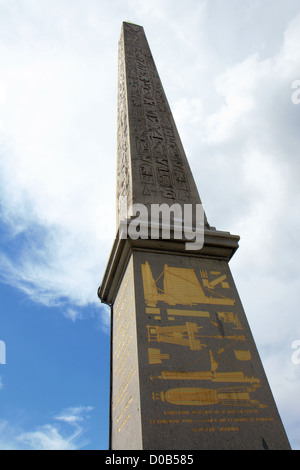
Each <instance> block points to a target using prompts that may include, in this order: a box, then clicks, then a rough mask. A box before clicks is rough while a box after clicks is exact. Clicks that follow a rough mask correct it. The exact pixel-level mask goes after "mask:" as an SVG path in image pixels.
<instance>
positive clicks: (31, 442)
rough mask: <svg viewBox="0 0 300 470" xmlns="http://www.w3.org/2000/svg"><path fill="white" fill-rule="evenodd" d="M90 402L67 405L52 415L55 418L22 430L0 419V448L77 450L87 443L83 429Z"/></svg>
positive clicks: (90, 408) (87, 416)
mask: <svg viewBox="0 0 300 470" xmlns="http://www.w3.org/2000/svg"><path fill="white" fill-rule="evenodd" d="M92 410H93V408H92V407H90V406H78V407H73V408H72V407H71V408H68V409H66V410H64V411H62V413H60V414H59V415H57V416H54V417H53V420H54V422H52V423H48V424H45V425H42V426H37V427H36V428H35V429H34V430H27V431H24V430H22V429H20V428H19V427H18V426H15V427H14V426H13V425H12V424H10V423H8V422H7V421H0V449H1V450H7V449H15V450H26V449H28V450H77V449H80V448H82V447H84V445H86V444H87V441H86V440H85V439H84V437H83V436H84V432H85V427H86V422H87V419H88V418H89V414H90V412H91V411H92Z"/></svg>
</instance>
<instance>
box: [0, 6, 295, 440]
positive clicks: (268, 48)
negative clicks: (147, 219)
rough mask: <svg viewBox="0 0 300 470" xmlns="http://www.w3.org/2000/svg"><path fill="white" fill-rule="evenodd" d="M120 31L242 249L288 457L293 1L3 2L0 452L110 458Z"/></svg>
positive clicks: (253, 322)
mask: <svg viewBox="0 0 300 470" xmlns="http://www.w3.org/2000/svg"><path fill="white" fill-rule="evenodd" d="M122 21H132V22H135V23H137V24H140V25H142V26H144V28H145V32H146V35H147V38H148V41H149V43H150V47H151V50H152V53H153V56H154V59H155V62H156V65H157V68H158V71H159V74H160V77H161V79H162V82H163V85H164V88H165V91H166V94H167V97H168V99H169V102H170V105H171V108H172V110H173V114H174V118H175V121H176V124H177V127H178V129H179V133H180V135H181V138H182V142H183V145H184V148H185V151H186V154H187V157H188V159H189V162H190V165H191V168H192V171H193V174H194V177H195V180H196V184H197V186H198V189H199V193H200V196H201V199H202V201H203V203H204V207H205V210H206V213H207V216H208V220H209V222H210V224H211V225H213V226H216V228H217V229H220V230H226V231H230V232H231V233H234V234H238V235H240V236H241V242H240V249H239V250H238V252H237V253H236V254H235V256H234V258H233V260H232V261H231V262H230V266H231V269H232V272H233V276H234V279H235V282H236V285H237V288H238V290H239V293H240V296H241V299H242V302H243V305H244V308H245V311H246V315H247V318H248V320H249V323H250V326H251V328H252V331H253V334H254V338H255V340H256V344H257V346H258V349H259V352H260V354H261V357H262V361H263V364H264V367H265V370H266V373H267V376H268V379H269V382H270V385H271V388H272V391H273V394H274V396H275V400H276V402H277V405H278V408H279V412H280V414H281V417H282V419H283V422H284V425H285V428H286V430H287V433H288V437H289V439H290V442H291V444H292V447H293V448H294V449H299V448H300V433H299V429H300V404H299V399H298V396H299V389H300V364H297V363H295V361H293V360H292V357H293V353H294V352H295V350H294V349H293V348H292V344H293V343H294V342H295V341H297V340H300V322H299V314H298V312H299V300H298V297H299V294H298V293H299V288H300V275H299V270H298V266H297V265H298V261H297V260H298V259H299V254H300V243H299V237H298V233H299V229H300V224H299V209H298V208H299V203H300V194H299V175H300V171H299V170H300V169H299V154H300V140H299V118H300V105H297V104H294V103H293V102H292V100H291V96H292V93H293V91H294V90H293V88H292V84H293V83H294V82H295V80H299V79H300V69H299V64H300V51H299V47H298V45H299V41H300V6H299V2H298V0H285V1H283V0H244V1H243V2H241V1H240V0H226V2H224V0H185V2H182V1H179V0H152V1H151V2H150V1H148V0H111V1H110V2H106V1H104V0H84V1H83V0H14V1H12V0H0V57H1V60H0V216H1V222H0V341H4V342H5V345H6V364H0V449H58V448H59V449H107V447H108V412H109V343H110V339H109V311H108V309H107V307H105V306H104V305H102V304H101V303H100V302H99V300H98V298H97V288H98V286H99V284H100V283H101V280H102V276H103V273H104V269H105V266H106V262H107V260H108V256H109V253H110V250H111V247H112V242H113V239H114V236H115V230H116V229H115V214H116V201H115V173H116V115H117V112H116V110H117V43H118V39H119V35H120V30H121V24H122ZM174 51H176V54H175V53H174ZM0 362H1V358H0Z"/></svg>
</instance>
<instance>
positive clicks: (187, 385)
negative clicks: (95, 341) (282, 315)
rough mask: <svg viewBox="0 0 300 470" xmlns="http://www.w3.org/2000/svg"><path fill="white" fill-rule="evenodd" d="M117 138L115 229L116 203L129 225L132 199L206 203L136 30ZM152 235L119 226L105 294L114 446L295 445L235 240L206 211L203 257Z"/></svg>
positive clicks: (122, 55)
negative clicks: (243, 295) (238, 271)
mask: <svg viewBox="0 0 300 470" xmlns="http://www.w3.org/2000/svg"><path fill="white" fill-rule="evenodd" d="M117 132H118V142H117V209H118V210H117V213H118V216H117V224H118V228H119V224H120V223H121V222H122V221H121V219H122V220H123V216H121V215H120V214H121V212H120V210H119V208H120V200H122V201H123V202H124V201H125V204H126V207H125V213H126V223H125V225H126V224H127V223H130V220H132V217H131V215H132V214H131V213H130V207H131V206H132V205H134V204H140V205H142V206H144V207H146V208H147V209H148V210H149V211H150V210H151V207H152V206H153V204H167V205H168V206H171V205H172V204H174V203H176V204H178V205H179V207H180V208H183V209H184V208H185V207H186V205H193V206H199V205H201V201H200V197H199V194H198V191H197V188H196V185H195V182H194V178H193V176H192V173H191V170H190V167H189V164H188V161H187V158H186V155H185V152H184V149H183V146H182V144H181V141H180V138H179V135H178V132H177V129H176V126H175V123H174V119H173V117H172V113H171V110H170V107H169V104H168V102H167V99H166V96H165V93H164V90H163V87H162V84H161V81H160V78H159V75H158V72H157V69H156V66H155V63H154V60H153V57H152V54H151V51H150V49H149V45H148V43H147V40H146V36H145V34H144V30H143V28H142V27H141V26H138V25H134V24H131V23H123V26H122V31H121V37H120V41H119V83H118V131H117ZM123 209H124V206H123ZM175 219H176V217H175V218H174V220H175ZM173 222H174V221H173ZM150 223H151V222H150ZM193 223H194V219H193ZM150 232H151V231H150V230H149V233H148V235H149V236H148V237H145V236H144V237H130V236H126V237H122V236H120V231H118V233H117V236H116V239H115V242H114V245H113V248H112V251H111V255H110V258H109V261H108V264H107V268H106V271H105V274H104V278H103V282H102V284H101V286H100V287H99V290H98V295H99V297H100V299H101V300H102V302H105V303H107V304H109V305H110V306H111V404H110V448H111V449H112V450H117V449H124V450H129V449H145V450H146V449H147V450H185V449H189V450H199V449H208V450H213V449H217V450H222V449H235V450H239V449H251V450H255V449H289V448H290V446H289V442H288V439H287V436H286V433H285V430H284V427H283V425H282V422H281V419H280V416H279V414H278V410H277V407H276V404H275V401H274V398H273V396H272V393H271V390H270V387H269V384H268V381H267V378H266V375H265V372H264V369H263V366H262V363H261V360H260V357H259V354H258V351H257V348H256V346H255V342H254V340H253V337H252V333H251V331H250V328H249V325H248V322H247V318H246V316H245V313H244V310H243V307H242V304H241V301H240V299H239V296H238V292H237V289H236V287H235V284H234V281H233V278H232V275H231V272H230V269H229V265H228V263H229V260H230V259H231V257H232V256H233V254H234V253H235V251H236V250H237V248H238V241H239V237H238V236H236V235H232V234H230V233H229V232H222V231H218V230H216V229H214V228H212V227H210V226H209V224H208V222H207V219H206V216H204V221H203V232H204V243H203V246H202V247H201V249H198V250H194V249H189V248H188V249H187V246H186V243H185V242H186V240H185V238H184V237H182V239H179V238H176V237H175V236H173V237H172V236H171V237H169V238H165V237H164V236H162V235H161V232H160V234H159V236H158V237H157V236H156V237H154V238H153V237H152V238H151V236H150V235H151V233H150ZM249 288H251V286H249Z"/></svg>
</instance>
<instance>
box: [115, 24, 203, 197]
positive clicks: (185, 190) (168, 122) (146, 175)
mask: <svg viewBox="0 0 300 470" xmlns="http://www.w3.org/2000/svg"><path fill="white" fill-rule="evenodd" d="M118 116H119V117H118V183H117V186H118V189H117V195H127V197H128V198H129V199H130V200H131V199H132V198H133V199H132V200H133V202H139V203H145V204H147V203H151V202H152V203H153V202H167V203H173V202H174V201H176V202H177V203H200V198H199V195H198V192H197V189H196V187H195V184H194V180H193V177H192V174H191V172H190V168H189V165H188V163H187V160H186V157H185V155H184V151H183V148H182V145H181V143H180V141H179V136H178V132H177V130H176V127H175V124H174V120H173V117H172V114H171V111H170V107H169V104H168V102H167V99H166V97H165V94H164V91H163V88H162V84H161V81H160V78H159V75H158V72H157V69H156V66H155V63H154V61H153V58H152V54H151V51H150V49H149V46H148V43H147V40H146V37H145V34H144V30H143V28H141V27H139V26H137V25H132V24H128V23H124V24H123V30H122V35H121V39H120V44H119V104H118ZM191 186H192V187H191Z"/></svg>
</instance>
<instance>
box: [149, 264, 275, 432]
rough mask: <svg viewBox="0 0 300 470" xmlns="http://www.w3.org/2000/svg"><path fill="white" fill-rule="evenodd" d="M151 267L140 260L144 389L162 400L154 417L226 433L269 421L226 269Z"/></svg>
mask: <svg viewBox="0 0 300 470" xmlns="http://www.w3.org/2000/svg"><path fill="white" fill-rule="evenodd" d="M203 265H205V263H203ZM216 265H217V263H216ZM152 266H153V267H154V264H153V265H152ZM152 266H151V264H150V263H149V261H148V260H147V259H145V261H144V262H143V263H142V264H141V274H142V280H143V291H144V301H145V310H144V311H145V317H147V318H148V320H147V321H146V322H145V328H146V339H147V343H148V344H147V349H148V367H149V369H148V370H149V376H148V377H149V379H148V380H149V387H147V390H149V394H150V393H151V400H152V402H153V403H155V404H157V403H160V408H158V407H157V406H156V408H155V412H154V413H152V414H151V413H150V415H151V416H149V424H151V426H153V425H155V426H157V425H168V426H174V425H176V426H177V425H178V426H182V425H184V426H186V430H187V431H188V429H189V432H191V433H210V432H211V433H217V434H220V433H221V434H223V433H232V432H235V433H238V432H244V430H245V426H246V427H247V428H249V427H251V426H255V425H258V423H260V424H263V423H272V422H273V421H274V418H273V417H272V415H271V413H270V411H269V405H268V402H265V401H264V398H263V397H262V395H260V394H259V390H260V389H261V387H262V383H261V378H260V377H259V376H257V375H256V373H255V372H254V369H253V367H252V364H251V360H252V353H251V351H250V349H251V348H252V346H251V343H249V337H248V333H247V332H246V330H245V326H244V325H243V323H242V322H241V317H240V314H239V310H238V309H237V308H236V306H235V304H236V300H235V298H234V296H233V293H234V288H233V286H232V285H231V284H230V279H229V278H228V275H227V273H226V271H222V269H219V270H217V269H201V265H200V267H199V268H198V269H197V270H196V269H193V268H191V267H189V268H182V267H177V266H176V265H173V266H171V265H169V263H166V262H165V263H164V264H163V265H162V269H163V271H162V272H160V270H156V272H155V275H154V272H153V271H152ZM211 266H214V264H211ZM203 308H205V310H203ZM148 403H150V401H149V402H148ZM148 406H149V404H148ZM149 409H150V408H149ZM153 409H154V408H153ZM159 409H160V412H158V410H159ZM160 427H161V426H160Z"/></svg>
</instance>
